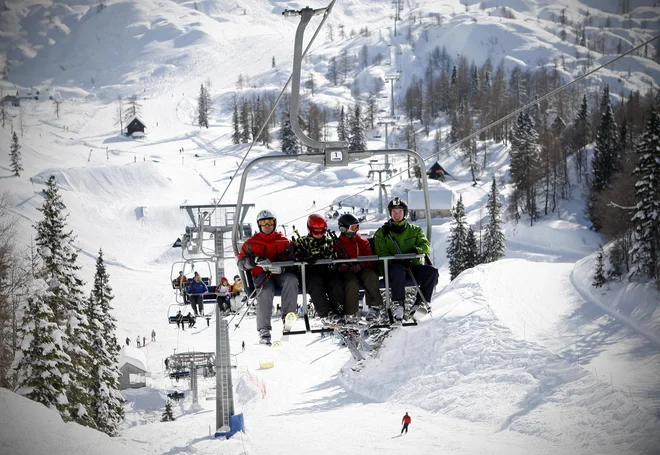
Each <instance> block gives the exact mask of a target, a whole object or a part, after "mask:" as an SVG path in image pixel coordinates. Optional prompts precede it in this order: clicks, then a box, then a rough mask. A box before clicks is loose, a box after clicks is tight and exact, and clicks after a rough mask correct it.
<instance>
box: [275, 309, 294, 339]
mask: <svg viewBox="0 0 660 455" xmlns="http://www.w3.org/2000/svg"><path fill="white" fill-rule="evenodd" d="M297 320H298V316H296V313H293V312H291V313H287V315H286V316H285V317H284V327H283V329H282V338H280V339H279V340H277V341H274V342H273V347H274V348H280V347H282V341H288V340H289V332H290V331H291V329H292V328H293V326H294V324H295V323H296V321H297Z"/></svg>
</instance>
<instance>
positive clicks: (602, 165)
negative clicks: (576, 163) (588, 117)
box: [591, 85, 621, 193]
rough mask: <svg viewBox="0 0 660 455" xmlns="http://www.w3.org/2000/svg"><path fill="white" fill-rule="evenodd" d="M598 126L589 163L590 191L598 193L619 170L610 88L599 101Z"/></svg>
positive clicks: (619, 163) (607, 185) (617, 144)
mask: <svg viewBox="0 0 660 455" xmlns="http://www.w3.org/2000/svg"><path fill="white" fill-rule="evenodd" d="M600 111H601V117H600V125H599V126H598V133H597V135H596V144H595V145H594V156H593V158H592V161H591V165H592V167H593V178H592V180H591V189H592V191H595V192H596V193H600V192H601V191H602V190H604V189H605V188H608V187H609V186H610V184H611V183H612V178H613V177H614V174H616V173H617V172H618V171H619V170H620V169H621V160H620V158H621V156H620V147H619V137H618V131H617V130H618V128H617V125H616V120H615V119H614V111H613V110H612V104H611V102H610V88H609V86H608V85H606V86H605V89H604V90H603V96H602V97H601V101H600Z"/></svg>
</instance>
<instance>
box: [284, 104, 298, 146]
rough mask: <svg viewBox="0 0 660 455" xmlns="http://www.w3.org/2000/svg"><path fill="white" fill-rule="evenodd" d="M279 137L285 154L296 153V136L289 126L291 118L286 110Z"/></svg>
mask: <svg viewBox="0 0 660 455" xmlns="http://www.w3.org/2000/svg"><path fill="white" fill-rule="evenodd" d="M280 139H281V140H282V152H283V153H286V154H287V155H295V154H296V153H298V138H297V137H296V135H295V133H294V132H293V129H292V128H291V120H290V118H289V113H288V112H285V113H284V115H283V119H282V129H281V131H280Z"/></svg>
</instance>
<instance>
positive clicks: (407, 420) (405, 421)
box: [401, 412, 411, 434]
mask: <svg viewBox="0 0 660 455" xmlns="http://www.w3.org/2000/svg"><path fill="white" fill-rule="evenodd" d="M410 420H411V419H410V416H409V415H408V413H407V412H406V415H404V416H403V419H402V420H401V423H402V424H403V428H401V434H403V430H406V434H408V425H410Z"/></svg>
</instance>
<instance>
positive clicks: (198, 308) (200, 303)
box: [188, 294, 204, 316]
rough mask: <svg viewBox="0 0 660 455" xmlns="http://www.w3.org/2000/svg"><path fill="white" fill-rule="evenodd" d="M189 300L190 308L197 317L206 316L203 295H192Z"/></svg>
mask: <svg viewBox="0 0 660 455" xmlns="http://www.w3.org/2000/svg"><path fill="white" fill-rule="evenodd" d="M188 300H189V301H190V306H191V307H192V309H193V311H194V312H195V316H197V315H199V314H204V296H202V294H190V295H189V296H188Z"/></svg>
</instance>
